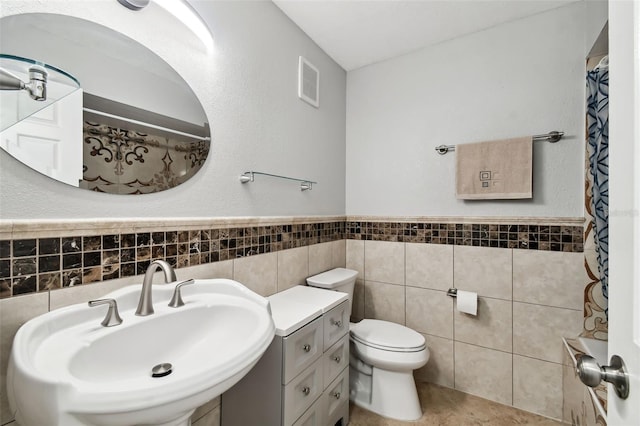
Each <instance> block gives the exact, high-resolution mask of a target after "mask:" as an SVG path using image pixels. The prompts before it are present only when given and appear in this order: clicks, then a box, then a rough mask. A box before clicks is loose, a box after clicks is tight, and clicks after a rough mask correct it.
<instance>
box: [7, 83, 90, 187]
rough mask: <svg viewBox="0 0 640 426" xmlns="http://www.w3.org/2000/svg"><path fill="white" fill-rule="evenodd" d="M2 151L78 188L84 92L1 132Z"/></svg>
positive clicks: (27, 98) (57, 102)
mask: <svg viewBox="0 0 640 426" xmlns="http://www.w3.org/2000/svg"><path fill="white" fill-rule="evenodd" d="M23 98H25V99H26V101H25V102H32V103H34V102H36V101H34V100H32V99H31V98H30V97H28V96H23ZM0 147H1V148H2V149H4V150H5V151H7V152H8V153H9V154H11V155H12V156H13V157H14V158H16V159H18V160H20V161H21V162H22V163H24V164H26V165H28V166H29V167H31V168H32V169H35V170H37V171H39V172H40V173H43V174H45V175H47V176H49V177H52V178H54V179H56V180H58V181H60V182H64V183H67V184H69V185H73V186H76V187H77V186H78V185H79V182H80V180H81V179H82V90H81V89H78V90H76V91H75V92H73V93H71V94H69V95H67V96H65V97H63V98H62V99H60V100H58V101H56V102H54V103H52V104H51V105H49V106H48V107H45V108H43V109H41V110H40V111H38V112H36V113H35V114H32V115H31V116H30V117H27V118H25V119H23V120H22V121H20V122H18V123H16V124H14V125H13V126H11V127H8V128H7V129H5V130H3V131H2V132H0Z"/></svg>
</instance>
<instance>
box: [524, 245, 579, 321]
mask: <svg viewBox="0 0 640 426" xmlns="http://www.w3.org/2000/svg"><path fill="white" fill-rule="evenodd" d="M588 282H590V280H589V278H588V277H587V274H586V271H585V268H584V254H583V253H564V252H553V251H542V250H514V251H513V299H514V300H517V301H519V302H527V303H537V304H540V305H549V306H557V307H560V308H569V309H582V308H583V290H584V287H585V285H586V284H587V283H588Z"/></svg>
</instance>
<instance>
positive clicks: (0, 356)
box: [0, 292, 49, 424]
mask: <svg viewBox="0 0 640 426" xmlns="http://www.w3.org/2000/svg"><path fill="white" fill-rule="evenodd" d="M48 310H49V293H48V292H45V293H37V294H30V295H25V296H16V297H12V298H10V299H3V300H0V424H5V423H6V422H9V421H10V420H13V415H12V414H11V410H10V409H9V401H7V391H6V389H7V366H8V365H9V355H10V353H11V346H12V344H13V338H14V337H15V335H16V333H17V331H18V329H19V328H20V327H21V326H22V325H23V324H24V323H26V322H27V321H29V320H30V319H31V318H34V317H37V316H38V315H42V314H44V313H47V311H48Z"/></svg>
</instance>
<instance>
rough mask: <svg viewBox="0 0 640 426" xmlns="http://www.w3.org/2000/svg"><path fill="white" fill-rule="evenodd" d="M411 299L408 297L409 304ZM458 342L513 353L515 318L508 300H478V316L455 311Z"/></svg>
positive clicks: (482, 298) (483, 298) (481, 298)
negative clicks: (512, 337)
mask: <svg viewBox="0 0 640 426" xmlns="http://www.w3.org/2000/svg"><path fill="white" fill-rule="evenodd" d="M408 300H409V297H408V296H407V304H408ZM454 323H455V335H456V340H458V341H461V342H465V343H471V344H474V345H478V346H483V347H485V348H490V349H497V350H500V351H505V352H511V350H512V344H511V343H512V339H511V336H512V326H513V316H512V313H511V302H510V301H508V300H500V299H489V298H486V297H480V298H478V315H477V316H472V315H469V314H464V313H461V312H459V311H458V310H457V309H455V315H454Z"/></svg>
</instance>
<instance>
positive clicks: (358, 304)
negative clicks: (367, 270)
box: [351, 279, 364, 322]
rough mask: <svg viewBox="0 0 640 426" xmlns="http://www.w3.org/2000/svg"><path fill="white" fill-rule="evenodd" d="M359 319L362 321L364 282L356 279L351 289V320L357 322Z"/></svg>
mask: <svg viewBox="0 0 640 426" xmlns="http://www.w3.org/2000/svg"><path fill="white" fill-rule="evenodd" d="M361 319H364V280H360V279H358V280H356V285H355V287H354V289H353V303H352V305H351V320H352V321H356V322H357V321H360V320H361Z"/></svg>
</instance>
